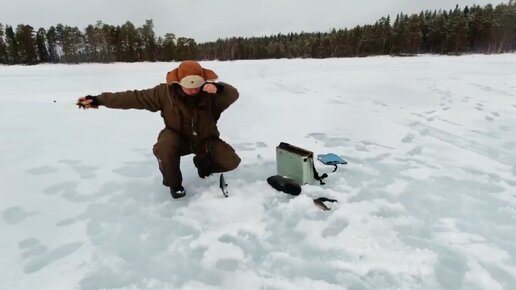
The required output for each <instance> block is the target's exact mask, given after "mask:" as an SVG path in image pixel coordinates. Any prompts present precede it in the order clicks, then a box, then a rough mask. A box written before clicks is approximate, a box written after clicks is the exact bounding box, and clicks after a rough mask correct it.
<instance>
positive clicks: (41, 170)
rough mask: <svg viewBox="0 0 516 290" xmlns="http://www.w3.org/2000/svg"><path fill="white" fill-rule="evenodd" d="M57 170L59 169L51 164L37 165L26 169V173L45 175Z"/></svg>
mask: <svg viewBox="0 0 516 290" xmlns="http://www.w3.org/2000/svg"><path fill="white" fill-rule="evenodd" d="M57 171H59V169H57V168H55V167H52V166H39V167H35V168H31V169H29V170H27V172H28V173H30V174H32V175H45V174H50V173H54V172H57Z"/></svg>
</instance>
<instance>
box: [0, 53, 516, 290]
mask: <svg viewBox="0 0 516 290" xmlns="http://www.w3.org/2000/svg"><path fill="white" fill-rule="evenodd" d="M202 64H203V65H204V66H205V67H207V68H210V69H214V70H215V71H216V72H217V73H218V74H219V76H220V77H221V78H220V80H221V81H225V82H228V83H230V84H232V85H234V86H235V87H237V88H238V89H239V91H240V99H239V100H238V101H237V103H235V104H234V105H233V106H232V107H230V108H229V109H228V110H227V111H225V112H224V114H223V115H222V117H221V120H220V121H219V129H220V131H221V137H222V139H224V140H225V141H227V142H228V143H230V144H232V145H233V146H234V147H235V149H236V150H237V152H238V154H239V155H240V156H241V157H242V163H241V165H240V167H239V168H238V169H237V170H236V171H233V172H230V173H228V174H225V177H226V181H227V183H228V184H229V188H228V189H229V195H230V196H229V198H227V199H226V198H224V197H223V195H222V193H221V191H220V189H219V188H218V175H215V176H213V177H211V178H208V179H206V180H201V179H199V178H198V177H197V173H196V170H195V168H194V167H193V164H192V160H191V159H192V158H191V156H187V157H185V158H183V161H182V164H181V166H182V170H183V176H184V179H185V182H184V186H185V188H186V189H187V192H188V194H187V197H186V198H184V199H181V200H173V199H172V198H171V197H170V194H169V191H168V189H167V188H165V187H164V186H162V185H161V174H160V172H159V169H158V166H157V161H156V160H155V158H154V156H153V154H152V145H153V144H154V143H155V142H156V138H157V134H158V132H159V131H160V130H161V129H162V127H163V124H162V119H161V118H160V116H159V113H151V112H146V111H137V110H131V111H123V110H110V109H106V108H100V109H99V110H89V111H82V110H78V109H77V108H76V106H75V105H74V103H75V101H76V99H77V98H78V97H80V96H84V95H88V94H98V93H100V92H104V91H120V90H130V89H145V88H150V87H153V86H155V85H157V84H158V83H160V82H164V80H165V74H166V72H167V71H168V70H170V69H172V68H174V67H176V66H177V63H135V64H121V63H118V64H85V65H38V66H9V67H7V66H2V67H0V104H1V105H0V152H1V153H2V154H1V156H0V171H1V172H0V184H1V187H0V273H1V275H0V289H85V290H97V289H357V290H358V289H432V290H434V289H436V290H437V289H446V290H451V289H516V242H515V240H516V127H515V124H516V54H504V55H492V56H484V55H469V56H461V57H448V56H418V57H411V58H392V57H369V58H348V59H325V60H313V59H306V60H301V59H297V60H263V61H233V62H203V63H202ZM282 141H283V142H287V143H290V144H293V145H296V146H299V147H303V148H305V149H308V150H311V151H314V153H315V154H323V153H329V152H333V153H336V154H338V155H340V156H342V157H343V158H345V159H346V160H348V161H349V164H348V165H346V166H342V167H341V168H340V169H339V170H338V171H337V172H336V173H334V174H331V175H330V177H329V178H328V179H326V182H327V184H326V185H325V186H319V185H305V186H303V192H302V194H301V195H300V196H298V197H291V196H289V195H286V194H283V193H280V192H277V191H275V190H274V189H272V188H271V187H270V186H269V185H268V184H267V182H266V178H267V177H269V176H271V175H274V174H275V173H276V169H275V168H276V167H275V166H276V165H275V147H276V146H277V145H278V144H279V143H280V142H282ZM316 166H317V168H318V169H319V171H322V172H329V171H331V170H332V169H333V167H331V166H325V165H323V164H321V163H316ZM321 196H324V197H328V198H334V199H337V200H338V201H339V202H338V203H334V204H331V205H330V206H331V207H332V209H331V210H330V211H321V210H320V209H318V208H316V207H315V206H314V204H313V202H312V198H316V197H321Z"/></svg>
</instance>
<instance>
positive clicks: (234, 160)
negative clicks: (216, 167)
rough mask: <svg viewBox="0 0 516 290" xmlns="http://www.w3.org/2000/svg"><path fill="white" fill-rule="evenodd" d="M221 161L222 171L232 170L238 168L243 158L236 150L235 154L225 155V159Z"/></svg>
mask: <svg viewBox="0 0 516 290" xmlns="http://www.w3.org/2000/svg"><path fill="white" fill-rule="evenodd" d="M221 161H222V162H220V169H221V171H231V170H234V169H236V168H237V167H238V165H240V162H241V159H240V157H239V156H238V155H237V154H236V153H235V152H233V154H228V155H227V156H225V158H224V160H221Z"/></svg>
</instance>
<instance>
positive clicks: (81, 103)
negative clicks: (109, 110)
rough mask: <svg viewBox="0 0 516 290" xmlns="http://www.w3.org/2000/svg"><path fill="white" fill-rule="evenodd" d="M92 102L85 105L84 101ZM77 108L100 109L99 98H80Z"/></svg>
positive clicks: (88, 96) (89, 96)
mask: <svg viewBox="0 0 516 290" xmlns="http://www.w3.org/2000/svg"><path fill="white" fill-rule="evenodd" d="M86 100H87V101H91V102H87V103H85V102H84V101H86ZM77 106H79V109H89V108H98V107H99V101H98V100H97V97H95V96H91V95H87V96H86V97H82V98H79V100H78V101H77Z"/></svg>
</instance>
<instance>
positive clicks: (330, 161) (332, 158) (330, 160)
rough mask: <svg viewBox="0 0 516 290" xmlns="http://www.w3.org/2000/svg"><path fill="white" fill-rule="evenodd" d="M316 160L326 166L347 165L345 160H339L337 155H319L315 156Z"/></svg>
mask: <svg viewBox="0 0 516 290" xmlns="http://www.w3.org/2000/svg"><path fill="white" fill-rule="evenodd" d="M317 160H319V161H321V162H322V163H324V164H326V165H337V164H348V162H347V161H346V160H344V159H342V158H340V157H339V156H338V155H337V154H334V153H328V154H319V155H317Z"/></svg>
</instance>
